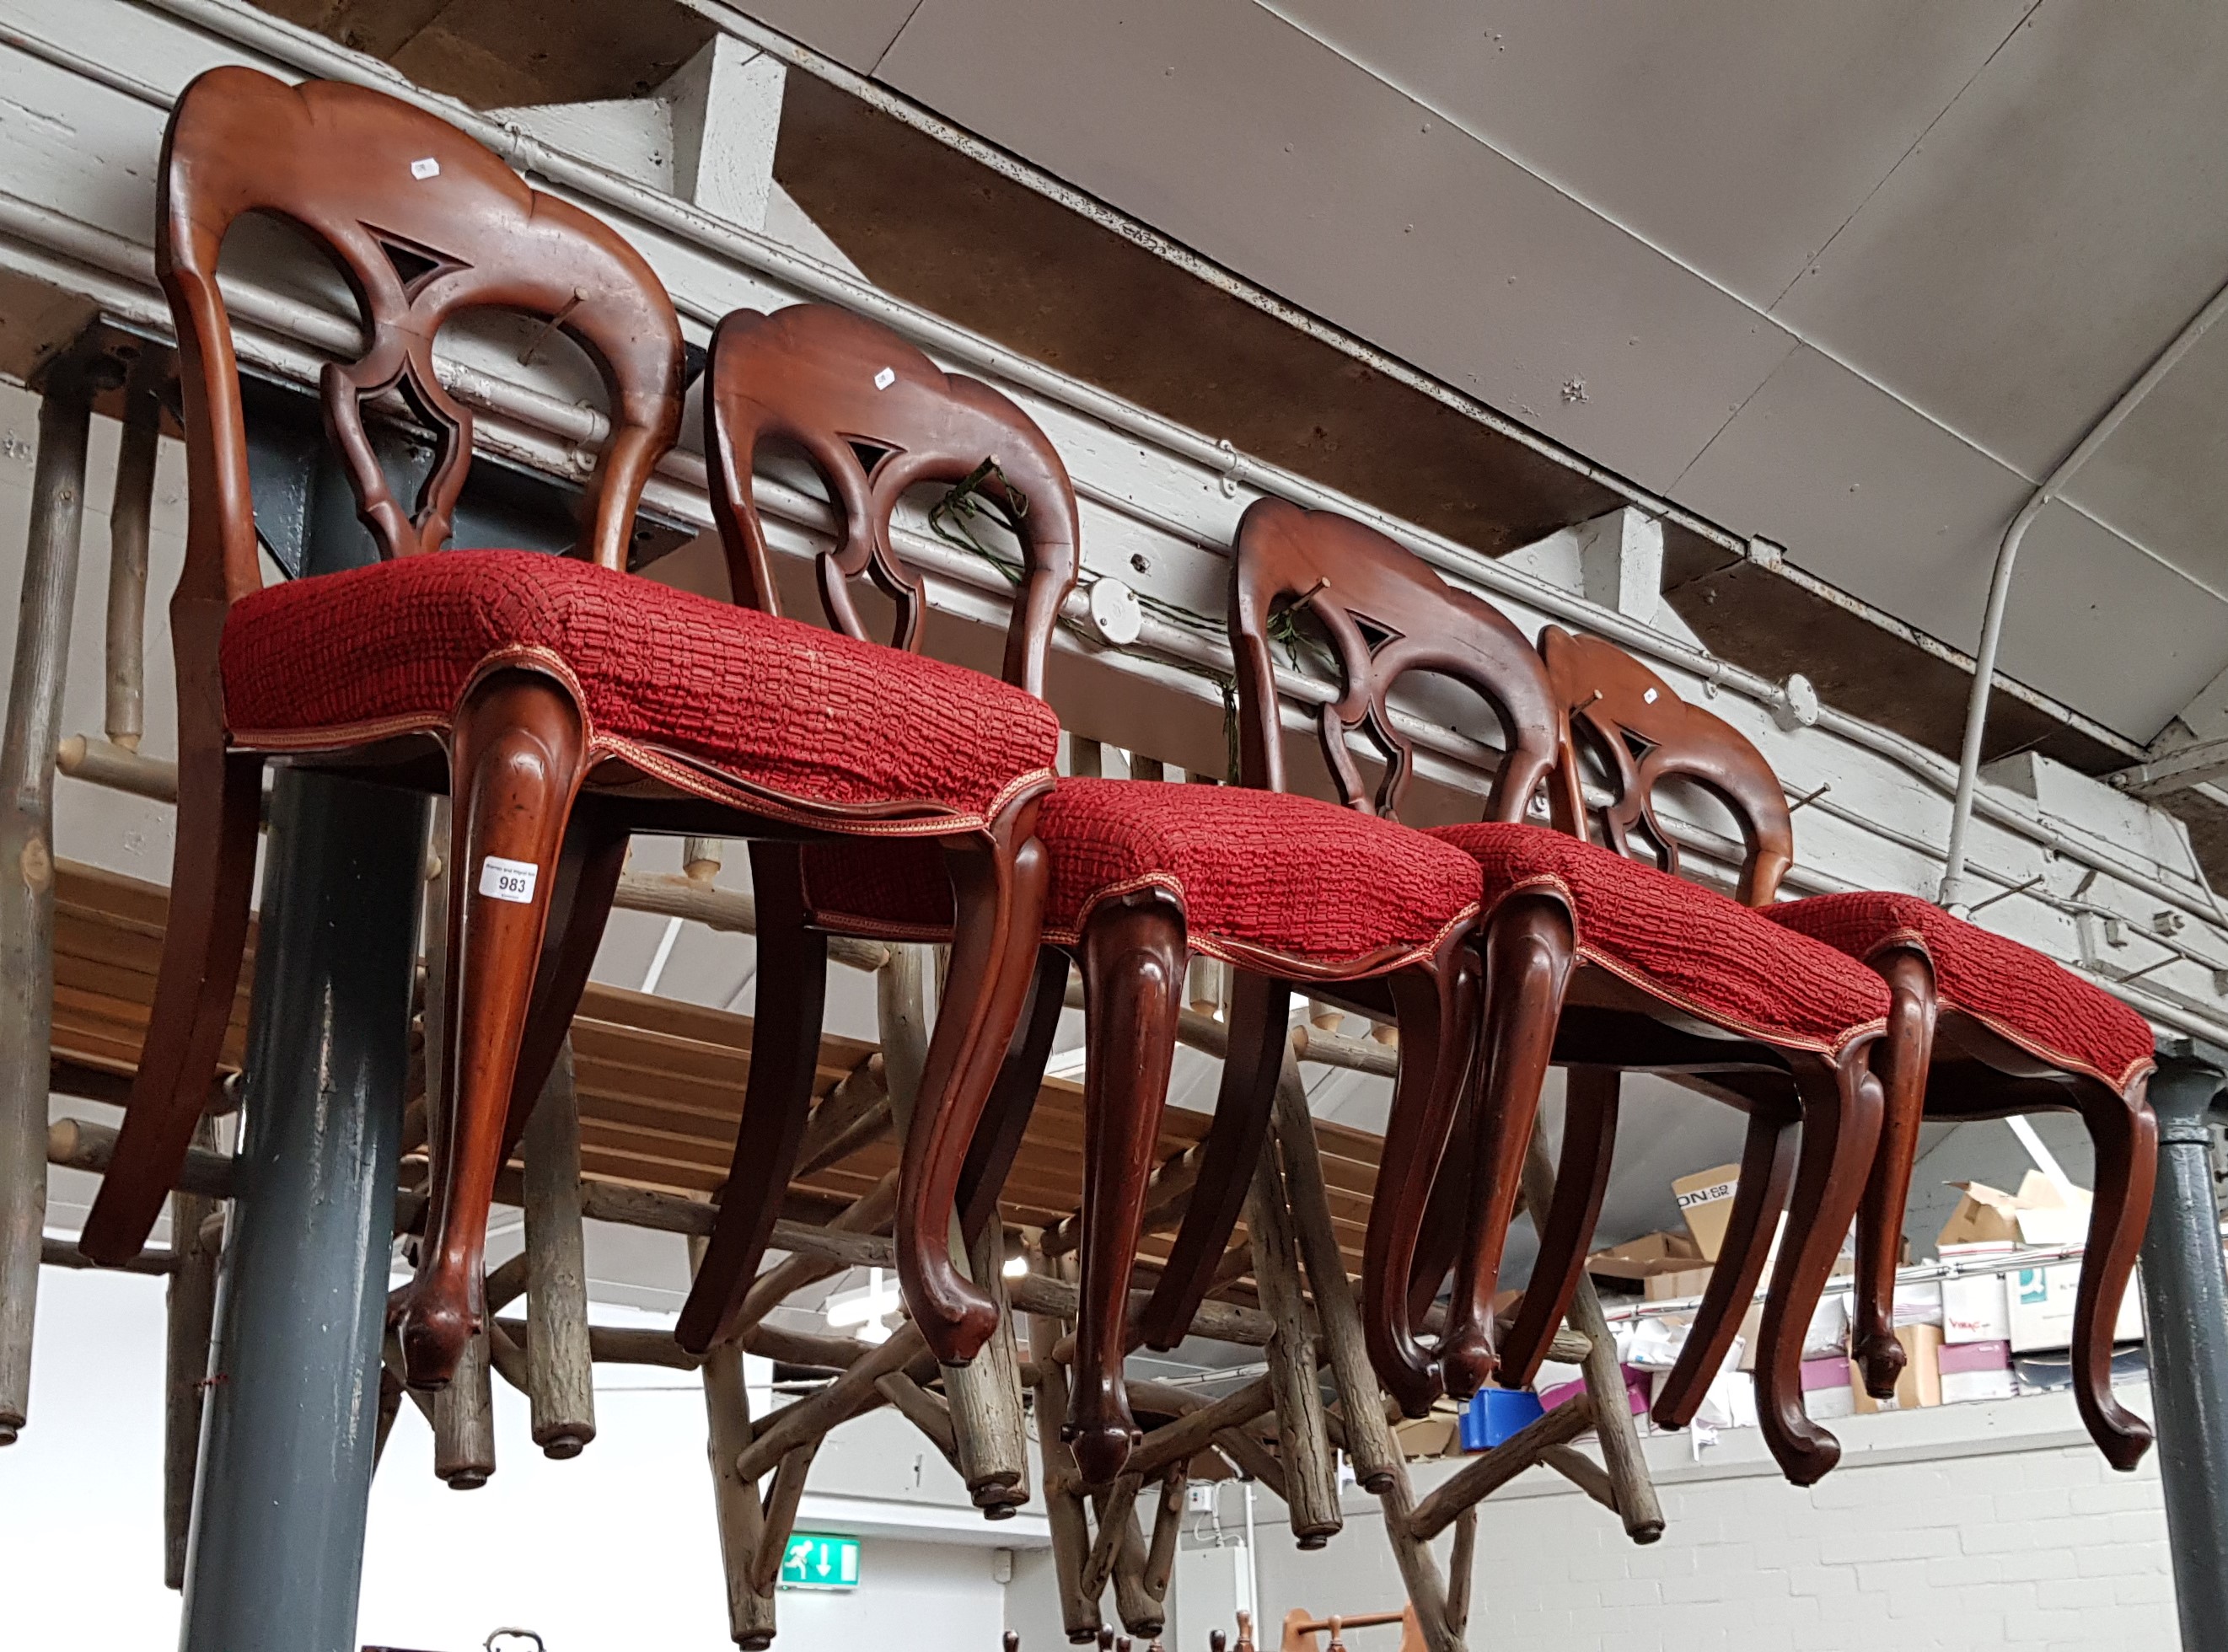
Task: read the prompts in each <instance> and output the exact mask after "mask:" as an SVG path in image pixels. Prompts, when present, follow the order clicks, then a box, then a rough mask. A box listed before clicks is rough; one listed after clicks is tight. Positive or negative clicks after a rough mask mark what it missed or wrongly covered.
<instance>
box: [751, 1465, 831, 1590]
mask: <svg viewBox="0 0 2228 1652" xmlns="http://www.w3.org/2000/svg"><path fill="white" fill-rule="evenodd" d="M822 1438H823V1436H820V1435H815V1436H813V1437H811V1438H810V1439H808V1440H806V1441H804V1442H803V1444H800V1445H794V1446H791V1448H790V1449H789V1450H788V1451H787V1452H786V1453H784V1456H783V1457H782V1459H781V1463H780V1465H779V1466H778V1468H776V1469H775V1470H774V1472H773V1485H772V1487H771V1489H769V1490H768V1491H767V1493H766V1498H765V1530H764V1531H763V1532H762V1533H761V1534H759V1552H758V1554H757V1556H756V1558H755V1559H753V1560H752V1563H751V1588H752V1591H753V1592H754V1593H758V1594H765V1593H766V1592H768V1591H771V1589H772V1588H773V1586H774V1585H775V1584H777V1583H778V1582H779V1581H780V1580H781V1559H782V1555H783V1554H784V1553H785V1552H786V1551H787V1549H788V1548H789V1534H790V1533H791V1530H792V1529H793V1528H794V1527H796V1525H797V1504H798V1503H799V1502H802V1501H803V1497H804V1476H805V1475H806V1474H807V1473H808V1472H809V1471H810V1470H811V1467H812V1457H813V1454H814V1453H815V1452H816V1451H817V1450H819V1449H820V1442H821V1439H822Z"/></svg>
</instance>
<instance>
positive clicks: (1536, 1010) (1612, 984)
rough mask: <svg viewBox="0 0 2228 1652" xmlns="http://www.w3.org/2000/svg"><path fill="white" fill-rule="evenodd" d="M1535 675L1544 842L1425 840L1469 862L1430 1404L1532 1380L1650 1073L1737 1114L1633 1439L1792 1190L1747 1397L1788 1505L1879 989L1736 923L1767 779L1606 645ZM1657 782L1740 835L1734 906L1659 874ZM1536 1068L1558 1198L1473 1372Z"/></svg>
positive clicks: (1749, 877) (1727, 1314)
mask: <svg viewBox="0 0 2228 1652" xmlns="http://www.w3.org/2000/svg"><path fill="white" fill-rule="evenodd" d="M1540 651H1541V653H1542V655H1543V656H1544V657H1545V660H1546V667H1547V670H1548V673H1549V676H1550V677H1551V679H1552V681H1553V688H1554V691H1555V695H1556V701H1557V706H1558V712H1559V716H1558V721H1559V727H1560V729H1561V731H1562V740H1561V751H1562V759H1561V761H1560V762H1559V765H1558V767H1557V771H1556V775H1555V778H1554V781H1553V785H1552V787H1551V799H1552V808H1553V817H1554V820H1555V823H1556V825H1557V826H1558V827H1559V828H1560V830H1559V831H1543V830H1539V829H1510V828H1508V827H1500V826H1495V825H1492V824H1484V825H1472V826H1457V827H1446V828H1440V829H1437V830H1436V835H1437V836H1440V837H1442V838H1444V840H1446V841H1448V842H1454V843H1458V844H1460V845H1461V846H1462V847H1463V848H1467V849H1468V850H1469V851H1470V853H1471V854H1473V855H1475V856H1476V858H1477V860H1478V861H1479V863H1480V866H1481V868H1482V870H1483V872H1484V876H1485V904H1486V912H1487V916H1486V919H1485V922H1484V925H1483V928H1484V950H1485V957H1486V981H1487V990H1486V1007H1485V1010H1484V1014H1483V1018H1482V1028H1481V1034H1480V1036H1481V1043H1480V1049H1479V1055H1478V1077H1477V1080H1476V1107H1477V1110H1478V1114H1477V1124H1476V1133H1475V1138H1474V1143H1475V1158H1474V1160H1473V1161H1472V1162H1471V1163H1470V1164H1469V1166H1467V1167H1465V1169H1467V1173H1468V1174H1469V1177H1470V1183H1469V1189H1470V1191H1469V1213H1470V1226H1469V1236H1468V1238H1467V1239H1466V1240H1465V1242H1464V1244H1463V1248H1462V1251H1461V1252H1460V1253H1459V1257H1458V1271H1457V1281H1456V1290H1455V1297H1454V1304H1453V1309H1454V1311H1453V1314H1452V1316H1451V1319H1450V1325H1449V1329H1448V1333H1447V1337H1446V1340H1445V1346H1444V1359H1445V1361H1446V1362H1447V1365H1448V1368H1449V1381H1450V1386H1454V1385H1455V1383H1456V1381H1457V1377H1456V1372H1457V1369H1459V1370H1461V1371H1462V1373H1463V1377H1462V1379H1461V1380H1462V1381H1463V1382H1464V1383H1465V1384H1467V1385H1469V1386H1475V1385H1476V1382H1478V1381H1481V1380H1483V1378H1484V1377H1485V1376H1486V1375H1488V1374H1490V1373H1494V1372H1495V1369H1496V1367H1498V1372H1499V1378H1498V1380H1500V1381H1501V1383H1503V1384H1505V1385H1508V1386H1522V1384H1523V1383H1524V1382H1526V1381H1527V1380H1530V1377H1531V1376H1532V1374H1533V1372H1534V1371H1536V1369H1537V1367H1538V1365H1539V1362H1540V1359H1541V1357H1542V1356H1543V1355H1544V1353H1545V1350H1546V1342H1547V1340H1548V1338H1549V1337H1550V1335H1552V1334H1553V1330H1554V1328H1555V1327H1556V1325H1558V1324H1559V1322H1561V1319H1562V1316H1563V1314H1564V1311H1565V1309H1566V1308H1567V1306H1568V1303H1569V1299H1570V1296H1571V1293H1572V1290H1575V1289H1576V1286H1577V1283H1578V1277H1579V1274H1580V1272H1581V1271H1582V1270H1583V1268H1584V1266H1585V1245H1586V1241H1587V1239H1588V1238H1589V1236H1590V1234H1591V1229H1592V1226H1593V1222H1594V1219H1595V1217H1596V1216H1597V1214H1598V1213H1599V1210H1600V1207H1601V1200H1602V1194H1603V1191H1604V1188H1605V1186H1606V1183H1607V1179H1608V1175H1609V1169H1610V1146H1611V1143H1612V1142H1613V1140H1614V1137H1615V1133H1616V1123H1617V1105H1618V1095H1619V1085H1620V1074H1621V1073H1624V1072H1631V1071H1646V1072H1654V1073H1661V1074H1664V1075H1667V1076H1670V1077H1673V1078H1674V1079H1677V1080H1679V1081H1680V1082H1681V1083H1682V1084H1685V1085H1688V1086H1690V1087H1693V1088H1695V1089H1698V1090H1700V1091H1702V1092H1704V1093H1706V1094H1710V1095H1713V1096H1715V1097H1717V1098H1719V1099H1722V1100H1725V1101H1727V1102H1730V1103H1732V1105H1735V1106H1737V1107H1739V1108H1741V1109H1743V1110H1744V1111H1746V1112H1747V1113H1748V1116H1749V1127H1748V1139H1747V1145H1746V1148H1745V1151H1744V1154H1743V1157H1742V1165H1741V1181H1740V1193H1739V1194H1738V1197H1737V1199H1736V1204H1735V1209H1734V1212H1733V1216H1732V1224H1731V1226H1730V1228H1729V1230H1728V1232H1727V1233H1726V1236H1725V1242H1724V1245H1723V1248H1722V1250H1721V1252H1720V1255H1719V1261H1718V1265H1717V1266H1716V1268H1715V1269H1714V1270H1713V1273H1712V1275H1711V1281H1710V1285H1709V1289H1708V1293H1707V1296H1706V1305H1705V1309H1704V1316H1703V1322H1701V1323H1698V1325H1697V1327H1696V1329H1695V1331H1694V1333H1693V1334H1692V1335H1690V1336H1689V1337H1688V1339H1687V1348H1686V1349H1685V1351H1684V1353H1683V1354H1682V1356H1681V1361H1680V1363H1679V1365H1678V1367H1677V1368H1676V1369H1675V1370H1674V1372H1673V1373H1671V1376H1670V1378H1669V1379H1668V1380H1667V1382H1666V1384H1665V1386H1664V1392H1663V1394H1662V1395H1661V1397H1659V1399H1658V1401H1657V1404H1656V1406H1655V1418H1656V1420H1657V1421H1658V1422H1659V1423H1661V1424H1663V1425H1665V1426H1667V1427H1674V1428H1676V1427H1683V1426H1684V1425H1686V1423H1687V1421H1689V1420H1691V1418H1692V1417H1693V1412H1694V1411H1695V1410H1696V1409H1697V1408H1699V1406H1700V1401H1701V1399H1702V1396H1703V1394H1704V1393H1705V1392H1706V1389H1707V1388H1708V1386H1709V1383H1710V1381H1711V1380H1712V1379H1713V1378H1714V1377H1715V1376H1716V1374H1717V1373H1718V1371H1719V1367H1720V1366H1721V1365H1722V1364H1723V1362H1724V1361H1725V1357H1726V1355H1727V1354H1728V1353H1729V1352H1730V1349H1731V1343H1732V1338H1733V1336H1734V1335H1737V1334H1738V1325H1739V1321H1740V1317H1741V1315H1742V1312H1743V1311H1744V1310H1745V1308H1746V1306H1747V1304H1748V1303H1749V1301H1750V1299H1751V1297H1752V1296H1753V1295H1754V1293H1755V1290H1756V1287H1757V1282H1758V1280H1759V1278H1760V1277H1761V1276H1762V1273H1763V1271H1764V1265H1765V1262H1766V1258H1767V1255H1768V1253H1769V1251H1770V1245H1771V1240H1772V1229H1773V1224H1774V1219H1775V1217H1776V1215H1777V1212H1778V1210H1779V1209H1780V1207H1782V1206H1783V1205H1784V1204H1785V1203H1786V1202H1787V1200H1788V1188H1789V1180H1790V1178H1791V1179H1792V1181H1793V1182H1794V1184H1795V1193H1794V1212H1795V1214H1794V1215H1793V1217H1792V1218H1791V1219H1790V1220H1789V1228H1788V1232H1787V1234H1786V1237H1785V1239H1784V1241H1783V1244H1782V1245H1781V1248H1780V1252H1779V1258H1778V1263H1777V1273H1776V1275H1775V1283H1774V1286H1773V1290H1772V1292H1771V1295H1770V1299H1769V1302H1768V1303H1767V1309H1766V1313H1765V1316H1764V1324H1763V1330H1762V1340H1763V1348H1761V1350H1760V1351H1759V1357H1758V1360H1757V1391H1758V1411H1759V1414H1760V1421H1761V1422H1762V1425H1763V1427H1764V1434H1765V1437H1766V1441H1767V1443H1768V1444H1769V1445H1770V1450H1771V1451H1772V1453H1773V1455H1774V1456H1775V1457H1777V1460H1778V1461H1779V1463H1780V1465H1781V1467H1782V1469H1783V1470H1784V1471H1785V1472H1786V1474H1787V1475H1788V1476H1789V1478H1790V1479H1793V1480H1795V1481H1796V1482H1798V1483H1802V1484H1808V1483H1809V1482H1812V1481H1815V1480H1816V1479H1817V1478H1818V1477H1820V1476H1822V1475H1824V1474H1825V1473H1827V1472H1828V1470H1830V1469H1831V1468H1832V1467H1833V1466H1834V1463H1835V1462H1836V1461H1838V1459H1839V1457H1840V1449H1841V1448H1840V1446H1839V1444H1837V1443H1836V1442H1835V1441H1834V1438H1833V1437H1832V1436H1831V1435H1830V1434H1828V1433H1826V1432H1825V1431H1822V1430H1821V1429H1819V1428H1817V1427H1816V1426H1815V1425H1813V1424H1811V1423H1810V1422H1809V1418H1807V1417H1806V1416H1805V1415H1804V1414H1803V1411H1802V1379H1801V1362H1802V1337H1803V1334H1804V1332H1805V1331H1806V1330H1807V1329H1808V1327H1809V1316H1810V1309H1811V1307H1812V1306H1813V1305H1815V1302H1816V1301H1817V1298H1818V1297H1819V1295H1820V1293H1821V1290H1822V1289H1823V1287H1824V1285H1825V1283H1826V1280H1827V1277H1828V1274H1829V1272H1830V1271H1831V1269H1832V1267H1833V1264H1834V1258H1835V1256H1836V1255H1837V1254H1838V1252H1839V1251H1840V1248H1841V1239H1842V1237H1843V1236H1844V1235H1845V1234H1846V1233H1847V1232H1848V1228H1849V1224H1850V1221H1851V1220H1852V1218H1853V1216H1854V1215H1855V1213H1856V1210H1857V1205H1858V1201H1859V1198H1860V1194H1861V1193H1862V1191H1863V1188H1864V1185H1865V1177H1866V1172H1867V1170H1868V1169H1869V1168H1870V1166H1871V1163H1872V1157H1873V1149H1874V1146H1875V1144H1876V1143H1877V1141H1878V1139H1879V1129H1880V1116H1881V1110H1882V1106H1883V1102H1882V1095H1881V1081H1880V1080H1879V1079H1877V1078H1875V1076H1874V1074H1873V1070H1872V1066H1871V1057H1872V1053H1873V1050H1874V1047H1875V1046H1876V1045H1878V1043H1879V1041H1880V1039H1881V1037H1882V1035H1883V1033H1884V1032H1885V1029H1886V1026H1887V1021H1888V1009H1889V1000H1888V993H1887V989H1886V988H1885V987H1884V986H1883V985H1882V984H1881V983H1880V982H1879V978H1878V976H1874V975H1873V974H1872V973H1871V972H1870V971H1868V970H1864V969H1862V968H1855V969H1853V968H1851V967H1850V966H1851V964H1852V963H1853V960H1851V959H1849V958H1847V957H1845V956H1844V955H1843V954H1841V952H1839V951H1835V950H1834V948H1831V947H1828V946H1826V945H1824V944H1821V943H1816V942H1812V941H1810V940H1809V938H1808V937H1806V936H1801V935H1797V934H1796V933H1795V932H1792V931H1789V930H1787V929H1784V928H1783V927H1781V926H1779V925H1775V924H1772V923H1771V922H1770V921H1769V920H1768V919H1766V918H1765V917H1764V915H1763V913H1762V912H1759V911H1757V910H1756V908H1757V907H1758V906H1763V905H1764V904H1765V903H1767V902H1769V901H1770V900H1771V899H1772V897H1773V895H1774V893H1776V891H1777V887H1778V883H1779V880H1780V878H1781V876H1782V874H1783V873H1784V872H1785V871H1786V869H1787V868H1788V866H1789V864H1790V863H1791V861H1792V859H1793V830H1792V826H1791V823H1790V819H1789V810H1788V808H1787V803H1786V799H1785V798H1784V797H1783V795H1782V794H1781V792H1780V791H1779V788H1778V786H1777V783H1776V782H1774V781H1773V780H1772V778H1771V773H1770V769H1769V768H1767V767H1765V766H1764V761H1763V759H1762V758H1761V757H1760V756H1759V755H1757V752H1756V751H1755V749H1754V747H1753V746H1750V745H1749V743H1748V742H1747V741H1746V740H1745V739H1743V738H1742V736H1741V735H1740V734H1739V733H1738V731H1736V730H1734V729H1733V728H1732V727H1731V726H1730V725H1728V724H1725V723H1724V722H1721V721H1720V720H1718V719H1716V718H1713V717H1708V716H1706V714H1695V713H1693V709H1692V708H1688V707H1687V706H1685V705H1684V703H1683V702H1681V701H1680V700H1679V699H1678V698H1677V697H1676V696H1675V695H1672V694H1671V693H1670V691H1669V690H1668V688H1665V687H1663V686H1662V685H1661V684H1660V683H1658V682H1655V681H1654V679H1653V678H1652V676H1650V675H1649V674H1648V673H1647V672H1645V671H1644V670H1643V669H1641V668H1640V667H1639V666H1638V663H1637V662H1634V661H1631V660H1630V659H1629V656H1625V655H1623V653H1621V652H1619V651H1618V650H1615V649H1613V648H1610V646H1609V645H1608V644H1603V643H1600V642H1598V641H1597V640H1595V639H1591V638H1582V637H1573V636H1572V635H1571V634H1570V633H1569V632H1567V631H1563V630H1561V629H1560V628H1559V627H1555V626H1549V627H1548V628H1547V629H1546V631H1545V632H1544V633H1543V634H1542V636H1541V639H1540ZM1628 668H1629V669H1628ZM1588 759H1591V760H1592V761H1593V762H1594V763H1595V764H1596V765H1597V769H1596V772H1597V774H1599V775H1600V776H1601V777H1602V778H1604V781H1605V782H1606V784H1608V786H1609V788H1610V793H1611V797H1610V803H1609V804H1608V806H1607V807H1606V808H1605V809H1604V810H1602V811H1600V827H1601V830H1602V832H1603V835H1604V838H1605V839H1606V845H1607V846H1606V847H1604V846H1602V845H1598V844H1596V843H1594V842H1591V841H1589V839H1588V836H1587V829H1588V823H1589V820H1590V818H1591V816H1593V814H1594V811H1593V810H1591V808H1590V807H1589V805H1588V801H1587V797H1586V784H1587V782H1586V774H1587V767H1588ZM1672 780H1679V781H1685V782H1687V783H1690V784H1696V785H1699V786H1700V787H1701V788H1703V789H1704V790H1706V791H1708V792H1710V793H1712V794H1713V795H1714V796H1715V797H1717V798H1718V799H1719V801H1720V802H1722V803H1723V804H1725V806H1726V807H1727V808H1728V809H1729V810H1731V811H1732V814H1733V816H1735V818H1736V819H1737V820H1738V822H1739V826H1740V830H1741V833H1742V836H1743V838H1744V844H1745V852H1744V858H1743V860H1742V863H1741V866H1740V870H1739V874H1738V891H1737V898H1732V899H1729V898H1727V897H1726V896H1725V895H1722V894H1719V893H1717V892H1715V891H1714V890H1712V889H1708V888H1706V887H1702V886H1701V885H1699V884H1695V883H1692V882H1688V881H1687V880H1684V879H1682V878H1681V877H1679V876H1677V875H1676V868H1677V863H1678V862H1677V852H1676V848H1675V845H1674V843H1673V842H1672V840H1671V838H1670V836H1669V835H1668V833H1667V832H1666V831H1665V830H1664V829H1663V828H1662V826H1661V823H1660V822H1659V820H1658V819H1657V816H1656V813H1655V788H1656V787H1657V786H1658V785H1660V784H1662V783H1664V782H1666V781H1672ZM1640 855H1648V856H1649V858H1651V859H1653V860H1655V861H1656V862H1657V863H1656V864H1655V865H1649V864H1647V863H1646V862H1645V861H1642V859H1640V858H1637V857H1638V856H1640ZM1796 942H1801V943H1802V944H1800V945H1796V944H1793V943H1796ZM1550 1060H1553V1062H1554V1063H1555V1064H1557V1065H1561V1066H1566V1067H1567V1068H1569V1069H1570V1072H1569V1085H1568V1090H1567V1097H1566V1106H1565V1123H1564V1133H1563V1144H1562V1149H1561V1154H1560V1162H1559V1173H1558V1175H1557V1196H1556V1201H1555V1204H1554V1206H1553V1209H1552V1210H1551V1211H1548V1212H1545V1213H1542V1212H1534V1213H1533V1218H1534V1220H1535V1222H1537V1223H1539V1224H1540V1258H1539V1260H1538V1261H1537V1262H1536V1263H1535V1264H1534V1266H1533V1274H1532V1280H1531V1284H1530V1285H1529V1286H1528V1288H1527V1290H1526V1292H1525V1296H1524V1302H1523V1305H1522V1308H1521V1310H1520V1311H1519V1314H1518V1316H1517V1321H1516V1324H1515V1325H1514V1328H1513V1329H1512V1330H1511V1331H1510V1333H1509V1335H1508V1345H1507V1347H1506V1348H1505V1349H1504V1350H1502V1351H1501V1353H1500V1354H1496V1351H1495V1343H1494V1337H1495V1325H1494V1322H1493V1305H1492V1297H1493V1295H1494V1292H1495V1287H1496V1285H1497V1283H1498V1274H1499V1271H1500V1263H1501V1246H1502V1243H1503V1241H1504V1239H1505V1235H1506V1228H1507V1224H1508V1220H1509V1216H1510V1212H1511V1209H1512V1207H1513V1205H1514V1199H1515V1195H1516V1184H1517V1180H1518V1173H1519V1170H1520V1168H1521V1162H1522V1159H1523V1155H1524V1151H1525V1146H1526V1143H1527V1138H1528V1137H1529V1135H1530V1133H1531V1130H1532V1128H1533V1120H1534V1115H1535V1112H1536V1109H1537V1106H1538V1101H1539V1094H1540V1081H1541V1079H1542V1078H1543V1077H1544V1076H1545V1072H1546V1066H1548V1064H1549V1062H1550ZM1908 1071H1909V1066H1908V1062H1907V1061H1906V1062H1905V1064H1904V1065H1903V1066H1900V1067H1898V1068H1896V1069H1895V1072H1896V1073H1899V1074H1903V1075H1905V1076H1904V1077H1903V1080H1902V1081H1903V1082H1905V1083H1908V1082H1909V1079H1908V1076H1907V1075H1908ZM1798 1127H1799V1132H1800V1144H1801V1145H1800V1155H1799V1159H1798V1156H1797V1153H1796V1136H1797V1130H1798ZM1705 1328H1707V1329H1705Z"/></svg>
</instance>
